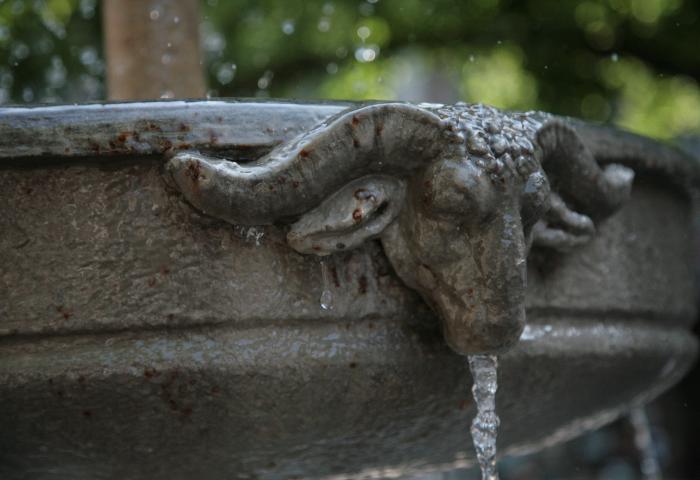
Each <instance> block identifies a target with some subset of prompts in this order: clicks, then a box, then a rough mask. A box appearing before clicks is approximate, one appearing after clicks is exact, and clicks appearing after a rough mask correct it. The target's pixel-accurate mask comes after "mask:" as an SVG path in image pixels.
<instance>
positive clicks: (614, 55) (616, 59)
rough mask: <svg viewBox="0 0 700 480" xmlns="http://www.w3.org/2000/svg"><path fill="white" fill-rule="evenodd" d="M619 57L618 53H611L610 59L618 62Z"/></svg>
mask: <svg viewBox="0 0 700 480" xmlns="http://www.w3.org/2000/svg"><path fill="white" fill-rule="evenodd" d="M619 59H620V57H619V56H618V55H617V53H613V54H612V55H610V60H612V61H613V62H617V61H618V60H619Z"/></svg>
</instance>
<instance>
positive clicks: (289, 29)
mask: <svg viewBox="0 0 700 480" xmlns="http://www.w3.org/2000/svg"><path fill="white" fill-rule="evenodd" d="M282 32H283V33H284V34H285V35H291V34H292V33H294V20H290V19H287V20H285V21H283V22H282Z"/></svg>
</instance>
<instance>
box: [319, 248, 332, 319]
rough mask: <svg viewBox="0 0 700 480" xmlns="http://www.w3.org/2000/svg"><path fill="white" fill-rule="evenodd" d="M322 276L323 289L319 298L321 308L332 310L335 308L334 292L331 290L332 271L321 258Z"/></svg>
mask: <svg viewBox="0 0 700 480" xmlns="http://www.w3.org/2000/svg"><path fill="white" fill-rule="evenodd" d="M321 278H322V279H323V291H322V292H321V298H320V299H319V301H320V303H321V308H322V309H324V310H331V309H332V308H333V293H332V292H331V279H330V272H329V271H328V265H327V264H326V261H325V260H321Z"/></svg>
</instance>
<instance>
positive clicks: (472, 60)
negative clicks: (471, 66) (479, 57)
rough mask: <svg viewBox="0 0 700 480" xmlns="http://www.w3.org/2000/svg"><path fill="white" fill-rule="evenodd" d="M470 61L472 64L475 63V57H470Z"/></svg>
mask: <svg viewBox="0 0 700 480" xmlns="http://www.w3.org/2000/svg"><path fill="white" fill-rule="evenodd" d="M469 61H470V62H471V63H474V55H469Z"/></svg>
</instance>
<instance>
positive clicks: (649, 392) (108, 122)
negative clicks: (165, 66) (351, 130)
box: [0, 102, 697, 479]
mask: <svg viewBox="0 0 700 480" xmlns="http://www.w3.org/2000/svg"><path fill="white" fill-rule="evenodd" d="M346 107H347V104H307V105H304V104H289V103H272V102H271V103H255V102H230V103H228V102H193V103H187V102H157V103H153V104H115V105H93V106H78V107H41V108H26V109H21V108H11V109H2V110H0V133H2V135H0V139H2V140H0V162H1V163H0V165H1V169H0V186H1V188H0V192H1V193H0V196H1V197H2V202H1V203H0V205H1V206H0V245H2V248H1V249H0V255H2V261H1V262H0V292H2V293H1V297H0V300H1V301H0V422H1V424H2V425H3V433H2V434H1V435H0V473H2V477H3V478H23V476H24V475H26V472H34V473H35V474H36V475H37V476H39V475H41V474H45V473H48V472H54V473H56V472H57V473H59V474H61V475H65V476H68V477H70V478H95V477H100V476H102V477H105V478H149V479H150V478H191V477H192V476H193V475H195V474H199V475H206V476H207V477H211V478H219V477H221V478H231V477H234V478H236V475H239V477H240V478H255V477H256V476H258V477H262V478H294V477H295V476H297V477H309V476H311V477H314V476H315V477H323V476H337V477H343V476H345V477H347V478H358V477H381V476H382V475H384V476H387V475H389V476H391V475H394V474H396V475H398V474H399V473H400V472H402V473H407V472H415V471H428V470H436V469H449V468H454V467H455V466H463V465H468V464H470V463H471V462H473V452H472V447H471V442H470V441H469V436H468V430H469V423H470V421H471V418H472V417H473V415H474V408H473V405H472V403H471V396H470V387H471V380H470V375H469V373H468V368H467V365H466V361H465V359H464V358H463V357H460V356H458V355H456V354H454V353H453V352H452V351H451V350H450V349H449V348H448V347H447V346H446V345H445V343H444V340H443V339H442V336H441V335H440V331H439V327H438V321H437V319H436V318H435V315H434V314H433V313H432V311H431V310H430V309H428V308H427V306H426V305H425V304H424V302H423V301H422V300H421V299H420V297H419V296H418V295H417V294H416V293H414V292H413V291H412V290H410V289H408V288H407V287H406V286H404V285H403V283H402V282H401V281H400V280H399V279H398V278H397V276H396V275H395V274H394V272H393V269H392V268H391V266H390V265H389V263H388V261H387V260H386V258H385V256H384V254H383V252H382V249H381V246H380V245H379V244H378V243H377V242H369V243H367V244H365V245H363V246H362V247H360V248H358V249H356V250H353V251H349V252H344V253H338V254H334V255H332V256H330V257H327V258H326V260H324V261H325V262H326V263H327V264H328V266H329V271H330V276H329V277H330V285H326V286H325V287H329V288H330V290H331V292H332V296H333V308H332V309H330V310H324V309H322V308H320V305H319V298H320V296H321V292H322V290H323V289H324V281H323V278H322V277H323V275H322V272H321V267H320V263H319V260H318V259H316V258H313V257H309V256H304V255H300V254H298V253H296V252H294V251H293V250H291V249H290V248H289V246H288V245H287V244H286V241H285V233H286V230H285V228H284V227H277V226H265V227H243V226H236V225H233V226H232V225H229V224H227V223H224V222H221V221H219V220H215V219H212V218H210V217H207V216H204V215H201V214H199V213H197V212H196V211H195V210H193V209H192V208H191V207H190V206H189V205H188V204H187V203H185V202H184V201H183V199H182V198H181V196H180V195H179V194H178V192H176V191H174V190H173V189H171V188H170V187H169V186H168V185H167V184H166V182H165V181H164V180H163V176H162V167H163V162H164V160H163V154H168V153H169V152H170V151H171V150H173V149H174V150H177V149H179V148H183V149H184V148H187V149H190V148H197V149H200V150H203V151H209V152H213V153H218V154H221V155H226V156H229V158H232V159H237V160H239V161H244V160H250V159H253V158H256V157H257V156H259V155H261V154H262V153H264V152H265V151H268V150H270V149H271V148H272V147H274V146H275V145H276V144H278V143H279V142H281V141H283V140H286V139H289V138H291V137H293V136H294V135H296V134H298V133H299V132H300V131H303V130H304V129H308V128H310V127H311V126H313V125H315V124H316V123H318V122H319V121H320V120H323V119H324V118H327V117H328V116H330V115H333V114H334V113H337V112H338V111H340V110H342V109H343V108H346ZM581 128H582V129H583V128H585V127H581ZM589 131H592V130H589ZM640 142H643V141H642V140H640ZM634 158H635V157H634V155H631V156H630V160H629V163H628V164H630V165H632V166H633V167H637V168H635V170H636V174H637V177H636V179H635V184H634V188H633V192H632V197H631V199H630V201H629V202H627V203H626V204H625V205H624V206H623V207H622V209H621V210H620V211H619V212H617V213H616V214H615V215H613V216H612V217H610V218H609V219H607V220H605V221H604V222H603V223H602V224H601V225H600V226H599V228H598V232H597V235H596V236H595V237H594V238H593V240H592V241H591V242H590V243H588V244H586V245H584V246H582V247H580V248H578V249H576V250H574V251H571V252H568V253H566V254H561V253H553V252H551V251H542V250H534V251H533V252H531V254H530V257H529V259H528V287H527V288H528V289H527V296H526V308H527V319H528V320H527V321H528V326H527V327H526V329H525V331H524V332H523V335H522V337H521V341H520V342H519V343H518V344H517V346H516V347H515V348H514V349H512V350H511V351H509V352H508V353H506V354H505V355H504V356H503V357H502V358H501V359H500V371H499V377H500V381H499V383H500V385H499V393H498V398H497V405H498V411H499V416H500V417H501V421H502V423H501V432H500V435H499V448H500V451H502V452H505V453H519V452H526V451H532V450H534V449H537V448H541V447H542V446H545V445H547V444H551V443H555V442H558V441H563V440H565V439H568V438H571V437H573V436H576V435H578V434H580V433H582V432H583V431H586V430H587V429H591V428H596V427H598V426H600V425H602V424H604V423H606V422H609V421H611V420H612V419H614V418H616V416H618V415H619V414H621V413H623V412H624V411H626V409H627V408H629V407H630V406H631V405H636V404H642V403H644V402H647V401H649V400H650V399H652V398H654V397H655V396H656V395H658V394H659V393H661V392H662V391H664V390H665V389H666V388H668V387H669V386H670V385H672V384H673V383H674V382H676V381H677V380H678V379H680V378H681V376H682V375H683V374H684V373H685V372H686V371H687V369H688V368H689V366H690V365H691V363H692V361H693V359H694V358H695V354H696V349H697V345H696V341H695V339H694V338H693V337H692V335H691V334H690V333H689V329H690V326H691V325H692V323H693V321H694V320H695V316H696V311H695V303H694V298H695V291H694V286H693V285H694V272H693V265H692V262H690V261H689V259H691V258H692V235H691V233H692V229H691V223H692V222H691V220H692V204H691V201H690V195H689V193H688V190H687V189H682V188H679V185H680V184H683V185H686V184H687V183H688V180H693V178H694V177H693V175H694V170H693V167H692V166H691V165H689V164H688V165H686V164H674V163H672V162H660V164H641V163H640V164H635V163H634V162H635V160H634ZM246 475H247V477H246Z"/></svg>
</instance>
